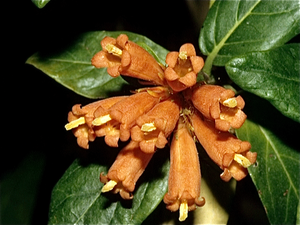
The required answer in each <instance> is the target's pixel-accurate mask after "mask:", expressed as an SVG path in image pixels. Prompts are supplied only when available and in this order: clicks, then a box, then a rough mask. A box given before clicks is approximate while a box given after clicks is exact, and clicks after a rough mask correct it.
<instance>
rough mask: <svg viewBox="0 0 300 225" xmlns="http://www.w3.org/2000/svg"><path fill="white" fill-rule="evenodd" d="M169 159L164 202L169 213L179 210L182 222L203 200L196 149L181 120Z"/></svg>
mask: <svg viewBox="0 0 300 225" xmlns="http://www.w3.org/2000/svg"><path fill="white" fill-rule="evenodd" d="M170 157H171V159H170V162H171V165H170V172H169V187H168V193H167V194H165V196H164V202H165V203H166V204H167V208H168V209H169V210H171V211H176V210H178V209H179V214H180V215H179V220H180V221H183V220H185V219H186V218H187V213H188V210H189V211H191V210H195V209H196V206H203V205H204V204H205V200H204V198H202V199H199V197H200V184H201V173H200V163H199V158H198V152H197V148H196V145H195V142H194V139H193V138H192V136H191V135H190V133H189V131H188V129H187V127H186V125H185V123H184V122H183V119H182V118H180V119H179V122H178V127H177V130H176V131H175V133H174V136H173V140H172V144H171V152H170Z"/></svg>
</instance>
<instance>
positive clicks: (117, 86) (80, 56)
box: [27, 31, 168, 98]
mask: <svg viewBox="0 0 300 225" xmlns="http://www.w3.org/2000/svg"><path fill="white" fill-rule="evenodd" d="M121 33H125V34H127V35H128V37H129V40H131V41H134V42H139V43H143V46H147V48H148V49H149V50H151V51H150V53H152V54H154V55H155V57H156V58H157V59H158V60H160V61H159V62H160V63H163V64H164V59H165V57H166V54H167V53H168V51H167V50H165V49H164V48H162V47H161V46H159V45H157V44H155V43H154V42H152V41H151V40H149V39H148V38H146V37H144V36H141V35H138V34H134V33H130V32H120V31H118V32H108V31H95V32H88V33H84V34H82V35H81V36H80V37H78V38H77V39H76V40H75V41H73V42H71V43H69V46H67V47H65V48H63V49H57V52H56V53H43V52H40V53H35V54H34V55H32V56H31V57H30V58H29V59H28V60H27V63H29V64H31V65H33V66H35V67H36V68H38V69H40V70H42V71H43V72H44V73H46V74H47V75H48V76H50V77H52V78H53V79H55V80H56V81H57V82H58V83H60V84H62V85H64V86H65V87H67V88H69V89H71V90H73V91H74V92H76V93H78V94H80V95H83V96H85V97H88V98H103V97H108V96H110V95H111V93H113V92H118V91H120V90H121V89H122V87H124V85H126V84H127V82H126V81H124V80H123V79H122V78H121V77H117V78H112V77H111V76H109V75H108V74H107V71H106V68H101V69H97V68H95V67H94V66H92V65H91V59H92V57H93V56H94V55H95V54H96V53H97V52H98V51H100V50H101V46H100V41H101V40H102V39H103V38H104V37H105V36H111V37H117V36H118V35H119V34H121Z"/></svg>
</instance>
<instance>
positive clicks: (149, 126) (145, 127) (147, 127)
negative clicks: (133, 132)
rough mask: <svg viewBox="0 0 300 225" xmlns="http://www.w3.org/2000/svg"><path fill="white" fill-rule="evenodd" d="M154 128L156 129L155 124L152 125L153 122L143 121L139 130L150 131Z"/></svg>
mask: <svg viewBox="0 0 300 225" xmlns="http://www.w3.org/2000/svg"><path fill="white" fill-rule="evenodd" d="M154 130H156V126H155V125H154V122H152V123H144V124H143V125H142V127H141V131H144V132H151V131H154Z"/></svg>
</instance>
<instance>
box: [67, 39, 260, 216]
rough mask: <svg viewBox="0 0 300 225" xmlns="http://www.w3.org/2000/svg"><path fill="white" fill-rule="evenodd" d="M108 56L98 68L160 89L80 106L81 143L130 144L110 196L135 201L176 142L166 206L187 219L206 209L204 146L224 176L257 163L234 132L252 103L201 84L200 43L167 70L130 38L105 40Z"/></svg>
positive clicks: (110, 183) (100, 57)
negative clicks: (156, 162) (146, 176)
mask: <svg viewBox="0 0 300 225" xmlns="http://www.w3.org/2000/svg"><path fill="white" fill-rule="evenodd" d="M101 46H102V51H100V52H98V53H97V54H96V55H95V56H94V57H93V58H92V64H93V65H94V66H95V67H97V68H103V67H106V68H107V72H108V74H109V75H111V76H113V77H117V76H119V75H124V76H131V77H134V78H138V79H141V80H143V81H146V82H147V83H149V84H152V85H154V86H152V87H148V88H142V89H138V90H136V91H135V93H134V94H133V95H130V96H121V97H112V98H108V99H104V100H99V101H96V102H94V103H91V104H88V105H86V106H84V107H81V106H80V105H75V106H73V108H72V111H71V112H69V115H68V121H69V123H68V124H67V125H66V126H65V127H66V129H67V130H71V129H72V130H73V133H74V135H75V136H76V137H77V142H78V145H79V146H81V147H83V148H86V149H87V148H88V147H89V145H88V142H89V141H94V140H95V138H96V137H105V142H106V144H107V145H109V146H111V147H117V146H118V142H119V141H122V142H125V141H128V144H127V145H126V146H125V147H124V148H123V149H122V150H121V151H120V152H119V154H118V156H117V158H116V160H115V162H114V163H113V165H112V166H111V168H110V169H109V171H108V173H107V174H106V175H104V174H101V175H100V181H101V182H103V183H104V184H105V185H104V186H103V188H102V192H108V191H112V192H113V193H120V195H121V197H122V198H124V199H132V198H133V195H132V192H133V191H134V189H135V184H136V182H137V180H138V179H139V177H140V176H141V175H142V173H143V171H144V170H145V169H146V167H147V164H148V163H149V161H150V160H151V158H152V156H153V154H154V153H155V151H157V149H163V148H165V146H166V145H167V143H168V142H169V140H171V146H170V162H171V164H170V171H169V185H168V192H167V193H166V194H165V196H164V202H165V203H166V205H167V208H168V209H169V210H171V211H177V210H179V220H180V221H183V220H185V219H186V218H187V216H188V211H190V210H194V209H195V208H196V207H197V206H203V205H204V204H205V199H204V198H203V197H200V185H201V172H200V163H199V157H198V152H197V148H196V144H195V142H196V141H199V142H200V144H201V145H202V146H203V148H204V149H205V150H206V152H207V154H208V155H209V157H210V158H211V159H212V160H213V161H214V162H215V163H216V164H217V165H218V166H219V167H220V168H221V169H222V170H223V172H222V173H221V175H220V177H221V179H223V180H224V181H229V180H230V179H231V178H232V177H233V178H235V179H236V180H241V179H243V178H244V177H245V176H246V175H247V167H249V166H250V165H251V164H253V163H254V162H255V161H256V153H253V152H250V151H249V150H250V148H251V145H250V143H249V142H247V141H241V140H239V139H238V138H237V137H236V136H235V135H233V134H232V133H231V132H229V131H230V130H232V129H236V128H240V127H241V126H242V124H243V123H244V121H245V119H246V115H245V113H244V112H243V111H242V109H243V107H244V105H245V102H244V100H243V98H242V97H241V96H237V97H235V93H234V92H233V91H232V90H226V89H225V88H223V87H221V86H216V85H208V84H205V83H201V84H197V83H196V80H197V79H196V78H197V74H198V73H199V71H200V70H201V69H202V67H203V66H204V62H203V59H202V58H201V57H199V56H196V52H195V49H194V46H193V45H192V44H184V45H183V46H181V48H180V50H179V52H170V53H168V55H167V57H166V66H165V67H164V66H162V65H160V64H159V63H158V62H156V60H155V59H154V58H153V57H152V56H151V55H150V54H149V53H148V52H147V51H146V50H144V49H143V48H141V47H140V46H139V45H137V44H135V43H134V42H131V41H129V40H128V37H127V36H126V35H125V34H121V35H120V36H118V37H117V38H116V39H115V38H112V37H105V38H104V39H103V40H102V41H101Z"/></svg>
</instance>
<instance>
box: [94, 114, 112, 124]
mask: <svg viewBox="0 0 300 225" xmlns="http://www.w3.org/2000/svg"><path fill="white" fill-rule="evenodd" d="M111 120H112V118H111V117H110V115H109V114H107V115H105V116H101V117H98V118H96V119H94V120H93V122H92V124H93V125H94V126H101V125H103V124H105V123H107V122H108V121H111Z"/></svg>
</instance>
